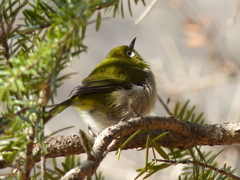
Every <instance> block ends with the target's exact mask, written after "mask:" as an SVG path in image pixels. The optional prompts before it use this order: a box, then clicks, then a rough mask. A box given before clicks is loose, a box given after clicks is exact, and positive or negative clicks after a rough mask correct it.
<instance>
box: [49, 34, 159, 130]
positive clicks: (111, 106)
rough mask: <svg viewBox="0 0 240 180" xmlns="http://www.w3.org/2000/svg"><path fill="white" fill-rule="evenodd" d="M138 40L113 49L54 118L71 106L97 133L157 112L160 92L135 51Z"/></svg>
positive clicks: (150, 72) (73, 91) (56, 111)
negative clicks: (131, 119) (156, 107)
mask: <svg viewBox="0 0 240 180" xmlns="http://www.w3.org/2000/svg"><path fill="white" fill-rule="evenodd" d="M135 42H136V38H134V39H133V40H132V42H131V43H130V45H129V46H120V47H116V48H114V49H112V50H111V51H110V52H109V54H108V55H107V57H106V59H105V60H103V61H102V62H101V63H100V64H99V65H98V66H97V67H96V68H95V69H94V70H93V71H92V72H91V73H90V75H89V76H88V77H87V78H85V79H84V80H83V81H82V84H81V85H79V86H77V87H75V88H74V89H73V90H72V92H71V93H70V96H71V97H70V98H69V99H68V100H66V101H64V102H62V103H60V104H58V105H56V106H55V107H54V108H53V109H52V110H50V111H49V113H50V114H51V116H49V118H46V120H45V123H46V122H47V121H48V120H49V119H50V118H51V117H52V116H54V115H56V114H57V113H60V112H61V111H63V110H64V109H65V108H67V107H68V106H74V107H76V108H77V110H78V111H79V114H80V116H81V117H82V119H83V120H84V121H85V123H86V124H88V125H89V126H90V127H91V128H92V129H93V130H95V131H97V132H100V131H102V130H103V129H105V128H106V127H109V126H111V125H114V124H117V123H118V122H119V121H120V120H122V119H125V120H128V119H130V118H131V117H135V116H136V115H140V116H146V115H148V114H149V113H150V111H151V110H152V109H153V108H154V106H155V102H156V99H157V91H156V84H155V78H154V75H153V73H152V71H151V69H150V67H149V65H148V64H147V63H146V62H145V61H144V60H143V58H142V57H141V56H140V55H139V54H138V53H137V51H135V50H134V45H135Z"/></svg>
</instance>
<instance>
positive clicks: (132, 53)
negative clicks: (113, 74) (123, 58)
mask: <svg viewBox="0 0 240 180" xmlns="http://www.w3.org/2000/svg"><path fill="white" fill-rule="evenodd" d="M126 55H127V56H128V57H133V56H135V53H134V52H132V51H127V53H126Z"/></svg>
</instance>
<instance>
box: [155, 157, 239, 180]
mask: <svg viewBox="0 0 240 180" xmlns="http://www.w3.org/2000/svg"><path fill="white" fill-rule="evenodd" d="M153 161H159V162H164V163H170V164H188V165H189V164H193V165H198V166H202V167H206V168H209V169H211V170H213V171H216V172H218V173H220V174H222V175H225V176H228V177H230V178H232V179H234V180H240V178H239V177H237V176H235V175H233V174H231V173H228V172H226V171H225V170H223V169H218V168H216V167H214V166H211V165H208V164H204V163H201V162H196V161H191V160H187V161H175V160H164V159H153Z"/></svg>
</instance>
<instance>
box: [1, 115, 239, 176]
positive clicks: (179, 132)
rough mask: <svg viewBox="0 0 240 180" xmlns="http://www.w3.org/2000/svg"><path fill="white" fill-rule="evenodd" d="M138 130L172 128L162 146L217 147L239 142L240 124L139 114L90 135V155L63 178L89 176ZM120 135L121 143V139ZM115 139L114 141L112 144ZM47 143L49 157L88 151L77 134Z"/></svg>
mask: <svg viewBox="0 0 240 180" xmlns="http://www.w3.org/2000/svg"><path fill="white" fill-rule="evenodd" d="M139 129H152V131H151V137H152V138H154V137H156V136H158V135H160V134H162V133H164V132H166V131H171V132H170V133H168V134H167V135H166V136H164V137H163V138H161V139H159V140H158V141H157V143H158V144H159V146H164V147H175V148H181V149H189V148H192V147H195V146H202V145H209V146H214V145H230V144H234V143H240V124H239V123H223V124H214V125H208V124H205V125H199V124H195V123H191V122H188V121H185V122H183V121H179V120H177V119H175V118H174V117H172V116H164V117H154V116H149V117H137V118H133V119H130V120H127V121H121V122H120V123H119V124H117V125H115V126H112V127H109V128H107V129H105V130H104V131H103V132H101V133H100V134H98V135H97V137H96V138H95V141H94V140H93V138H92V139H91V137H90V138H89V139H88V141H89V143H90V144H92V151H91V152H88V154H89V153H91V158H88V159H87V160H85V161H84V162H83V164H82V165H81V166H79V167H76V168H74V169H72V170H71V171H69V172H68V173H67V174H66V175H65V176H64V177H63V179H64V180H66V179H67V180H69V179H84V177H86V176H87V175H91V174H93V173H94V172H95V171H96V169H97V168H98V166H99V164H100V163H101V161H102V160H103V158H104V157H105V156H106V154H107V153H108V152H109V151H116V150H117V149H118V148H119V146H120V145H121V142H123V141H124V140H126V139H127V138H128V137H129V136H130V135H131V133H133V132H136V131H137V130H139ZM147 135H148V133H142V134H138V135H136V136H135V137H134V138H133V139H132V140H131V141H130V142H129V143H128V144H127V145H126V146H125V147H124V149H133V148H141V147H143V146H144V145H145V144H146V139H147ZM119 137H121V142H120V141H118V138H119ZM113 140H114V143H112V142H113ZM45 143H46V147H47V151H48V154H47V155H46V158H53V157H59V156H66V155H71V154H81V153H85V150H84V147H83V146H82V145H81V141H80V138H79V137H78V136H77V135H70V136H56V137H51V138H49V139H47V140H46V141H45ZM38 152H40V146H38V145H36V147H35V148H34V152H33V154H35V155H36V154H37V153H38ZM39 157H40V156H39ZM90 159H91V160H90ZM39 160H40V158H39V159H36V161H39ZM1 163H3V164H4V163H6V164H5V165H7V164H8V165H9V162H7V161H5V162H4V160H2V162H0V164H1ZM2 167H5V166H2Z"/></svg>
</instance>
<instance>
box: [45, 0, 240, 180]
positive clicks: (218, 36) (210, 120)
mask: <svg viewBox="0 0 240 180" xmlns="http://www.w3.org/2000/svg"><path fill="white" fill-rule="evenodd" d="M154 3H155V4H154ZM146 4H147V6H146V7H144V6H143V5H142V3H139V5H137V6H136V5H134V2H132V4H131V6H132V11H133V17H131V16H130V14H129V11H128V5H127V1H126V3H125V4H124V10H125V12H124V18H122V17H121V15H120V14H119V15H117V17H116V18H115V19H105V20H103V21H102V24H101V27H100V30H99V31H98V32H96V31H95V23H93V24H92V25H90V26H89V27H88V29H87V33H86V36H87V37H86V39H85V45H86V46H88V51H87V52H86V53H83V54H81V56H80V57H78V58H76V59H74V61H73V64H72V66H71V67H69V68H67V69H65V71H64V72H62V73H63V74H66V73H71V72H76V73H77V74H76V75H74V76H72V77H71V78H70V79H68V80H67V81H65V82H64V84H63V85H62V86H61V88H60V89H59V91H58V94H57V97H56V99H55V103H60V102H62V101H64V100H66V99H67V98H68V95H69V93H70V91H71V90H72V89H73V88H74V87H76V86H77V85H79V83H80V82H81V81H82V80H83V79H84V78H85V77H86V76H88V74H89V73H90V72H91V71H92V70H93V68H94V67H95V66H96V65H97V64H98V63H100V62H101V61H102V60H103V59H104V58H105V57H106V55H107V54H108V52H109V51H110V50H111V49H112V48H114V47H117V46H120V45H129V44H130V42H131V40H132V39H133V38H134V37H137V41H136V45H135V48H136V50H137V51H138V52H139V53H140V54H141V55H142V57H143V58H144V59H145V60H146V61H147V62H148V63H149V64H150V66H151V67H152V70H153V72H154V74H155V76H156V82H157V88H158V94H159V95H160V96H161V98H162V99H163V100H164V101H165V102H166V101H167V99H168V98H170V103H169V108H170V109H171V110H173V107H174V105H175V104H176V102H178V101H179V102H181V103H182V104H184V103H185V102H186V101H187V100H189V99H190V100H191V101H190V106H193V105H196V106H197V108H196V111H197V112H198V113H201V112H204V118H205V120H206V123H207V124H215V123H224V122H239V119H240V118H239V116H240V83H239V81H240V78H239V57H240V15H239V7H240V1H234V0H229V1H225V0H212V1H206V0H195V1H192V0H169V1H164V0H159V1H155V0H154V1H150V0H147V1H146ZM153 4H154V5H153ZM148 7H151V8H152V9H151V10H150V11H149V12H148V13H147V15H146V16H145V17H144V18H143V19H141V21H140V22H139V19H140V17H141V16H142V15H143V13H145V11H146V9H147V8H148ZM102 13H103V12H102ZM105 17H110V15H108V14H106V15H105ZM95 19H96V15H95V16H94V17H93V18H92V20H95ZM136 22H138V23H136ZM152 115H161V116H163V115H167V112H166V111H165V110H164V109H163V107H162V105H161V104H160V103H159V102H158V103H157V106H156V108H155V110H154V111H153V112H152ZM72 125H74V126H75V127H74V128H72V129H69V130H66V131H62V132H60V133H58V134H61V135H70V134H78V130H79V129H80V128H81V129H83V130H87V128H86V127H87V126H86V125H85V124H83V123H82V121H81V119H80V117H79V116H78V114H77V111H76V110H75V109H74V108H68V109H67V110H65V111H64V112H62V113H61V114H59V115H57V116H56V117H55V118H54V119H52V120H51V121H50V122H49V123H48V124H47V125H46V135H47V134H50V133H51V132H54V131H56V130H59V129H61V128H63V127H66V126H72ZM204 148H206V149H211V150H213V151H214V152H215V153H217V152H219V151H220V150H222V149H225V151H224V152H223V153H222V154H221V155H220V156H219V157H218V158H217V159H216V160H217V161H218V162H219V166H220V167H221V166H223V164H224V163H227V164H228V165H231V166H233V167H236V168H237V173H236V175H238V176H240V168H239V167H240V161H238V158H239V152H240V146H239V145H232V146H218V147H204ZM80 157H81V159H82V160H84V159H85V156H84V155H80ZM50 161H51V160H48V162H50ZM144 163H145V151H142V152H138V151H136V150H128V151H124V152H123V153H122V155H121V158H120V161H117V157H116V155H115V153H110V154H109V155H108V156H107V157H106V158H105V159H104V161H103V163H102V164H101V166H100V168H99V170H100V171H102V172H103V175H104V176H105V179H106V180H122V179H134V177H135V176H136V175H137V173H136V172H135V170H136V169H138V168H140V167H143V166H144ZM181 168H182V166H181V165H176V166H172V167H170V168H168V169H166V170H162V171H160V172H158V173H157V174H155V175H154V176H152V177H151V178H149V179H157V178H158V179H165V180H168V179H169V180H171V179H177V177H178V175H179V174H180V173H181Z"/></svg>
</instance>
